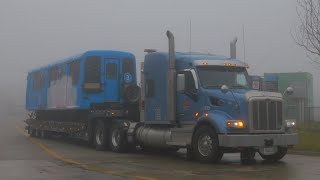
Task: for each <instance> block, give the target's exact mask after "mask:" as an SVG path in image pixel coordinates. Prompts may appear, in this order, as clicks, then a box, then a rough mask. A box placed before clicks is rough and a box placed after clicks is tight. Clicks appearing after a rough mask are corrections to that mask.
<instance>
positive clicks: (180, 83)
mask: <svg viewBox="0 0 320 180" xmlns="http://www.w3.org/2000/svg"><path fill="white" fill-rule="evenodd" d="M185 81H186V80H185V76H184V74H178V76H177V91H178V92H181V91H185V84H186V82H185Z"/></svg>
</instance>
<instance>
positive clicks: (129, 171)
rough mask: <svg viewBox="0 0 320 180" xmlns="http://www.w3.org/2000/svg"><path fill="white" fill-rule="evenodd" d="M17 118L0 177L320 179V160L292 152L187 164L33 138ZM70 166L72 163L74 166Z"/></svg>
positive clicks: (0, 161) (2, 149) (179, 157)
mask: <svg viewBox="0 0 320 180" xmlns="http://www.w3.org/2000/svg"><path fill="white" fill-rule="evenodd" d="M21 127H23V123H22V121H21V120H17V118H11V119H10V118H8V119H6V120H2V121H0V179H44V178H45V179H54V178H55V179H102V178H104V179H146V180H152V179H183V180H189V179H239V180H240V179H273V180H276V179H305V180H309V179H315V180H316V179H320V156H303V155H293V154H288V155H287V156H286V157H285V158H283V159H282V161H280V162H277V163H270V162H267V161H263V160H262V159H261V158H260V156H259V155H258V154H257V155H256V162H255V163H252V164H246V165H244V164H241V162H240V157H239V154H238V153H234V154H226V155H225V156H224V157H223V158H222V161H221V163H219V164H200V163H198V162H193V161H186V160H185V159H184V156H185V150H184V149H182V150H180V151H179V152H177V153H169V154H168V153H166V154H164V153H145V152H142V151H139V150H137V151H135V152H131V153H124V154H118V153H113V152H110V151H104V152H102V151H95V150H94V149H93V148H91V147H88V146H86V145H84V144H83V143H82V142H81V141H77V140H71V139H40V138H30V137H28V136H26V135H25V133H23V132H21ZM69 162H70V163H69Z"/></svg>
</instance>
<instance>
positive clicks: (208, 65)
mask: <svg viewBox="0 0 320 180" xmlns="http://www.w3.org/2000/svg"><path fill="white" fill-rule="evenodd" d="M167 37H168V40H169V51H168V52H156V51H155V50H150V49H149V50H146V52H147V54H146V56H145V60H144V62H143V63H142V66H141V82H140V83H141V88H140V87H138V86H137V78H136V77H137V70H136V68H135V67H136V60H135V57H134V55H133V54H131V53H128V52H122V51H88V52H85V53H83V54H80V55H78V56H73V57H70V58H68V59H65V60H62V61H60V62H58V63H55V64H52V65H48V66H46V67H42V68H38V69H36V70H33V71H31V72H29V73H28V78H27V81H28V83H27V95H26V109H27V110H28V111H29V112H30V113H29V118H28V119H27V120H26V124H27V126H26V129H27V130H28V133H29V134H30V136H36V137H44V138H46V137H49V136H52V135H68V136H73V137H81V138H83V139H85V140H86V141H87V142H88V143H90V144H93V145H94V146H95V148H96V149H97V150H104V149H111V150H112V151H115V152H126V151H128V150H130V149H131V148H134V147H137V146H140V147H141V148H142V149H150V148H153V149H157V150H161V151H162V150H163V151H166V150H170V151H177V150H178V149H179V148H186V149H187V154H186V157H187V158H188V159H196V160H198V161H200V162H218V161H219V160H221V158H222V156H223V154H224V153H232V152H240V158H241V160H243V161H246V160H252V159H254V157H255V154H256V152H258V153H259V154H260V155H261V157H262V158H263V159H266V160H272V161H278V160H280V159H281V158H283V157H284V156H285V154H286V153H287V150H288V148H289V147H291V146H293V145H295V144H297V143H298V138H297V134H295V133H293V132H292V128H293V126H294V125H295V122H294V121H293V120H285V119H284V118H283V113H282V112H283V97H282V96H283V95H290V94H291V93H292V92H293V89H292V88H290V87H288V89H287V91H286V92H284V93H283V94H281V93H274V92H261V91H255V90H251V88H250V83H249V81H250V79H249V76H248V73H247V68H248V65H247V64H246V63H244V62H241V61H239V60H237V59H236V56H235V55H236V39H235V40H233V41H232V42H231V43H230V57H225V56H219V55H212V54H207V53H206V54H203V53H178V52H175V45H174V37H173V34H172V33H171V32H170V31H167Z"/></svg>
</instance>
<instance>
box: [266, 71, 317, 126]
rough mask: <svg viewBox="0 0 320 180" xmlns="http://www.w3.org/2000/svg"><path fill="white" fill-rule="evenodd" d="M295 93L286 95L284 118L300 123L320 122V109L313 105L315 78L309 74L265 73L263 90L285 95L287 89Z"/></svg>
mask: <svg viewBox="0 0 320 180" xmlns="http://www.w3.org/2000/svg"><path fill="white" fill-rule="evenodd" d="M289 86H291V87H293V89H294V93H293V94H292V95H290V96H288V95H284V101H285V102H284V104H285V107H284V116H285V118H287V119H296V120H297V122H298V123H305V122H308V121H314V120H319V109H316V108H315V107H314V104H313V77H312V74H310V73H308V72H292V73H265V74H264V78H263V81H262V86H261V88H260V89H261V90H265V91H273V92H280V93H283V92H284V91H285V90H286V89H287V87H289Z"/></svg>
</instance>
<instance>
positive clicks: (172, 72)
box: [166, 31, 176, 123]
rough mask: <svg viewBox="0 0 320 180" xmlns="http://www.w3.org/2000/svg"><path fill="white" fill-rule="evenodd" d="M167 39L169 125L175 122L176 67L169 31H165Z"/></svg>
mask: <svg viewBox="0 0 320 180" xmlns="http://www.w3.org/2000/svg"><path fill="white" fill-rule="evenodd" d="M166 34H167V37H168V41H169V70H168V75H167V76H168V85H167V92H168V96H167V120H168V121H170V122H171V123H173V122H175V112H176V98H175V90H176V86H175V84H176V83H175V79H176V69H175V68H176V67H175V47H174V46H175V45H174V36H173V34H172V33H171V32H170V31H167V33H166Z"/></svg>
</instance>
